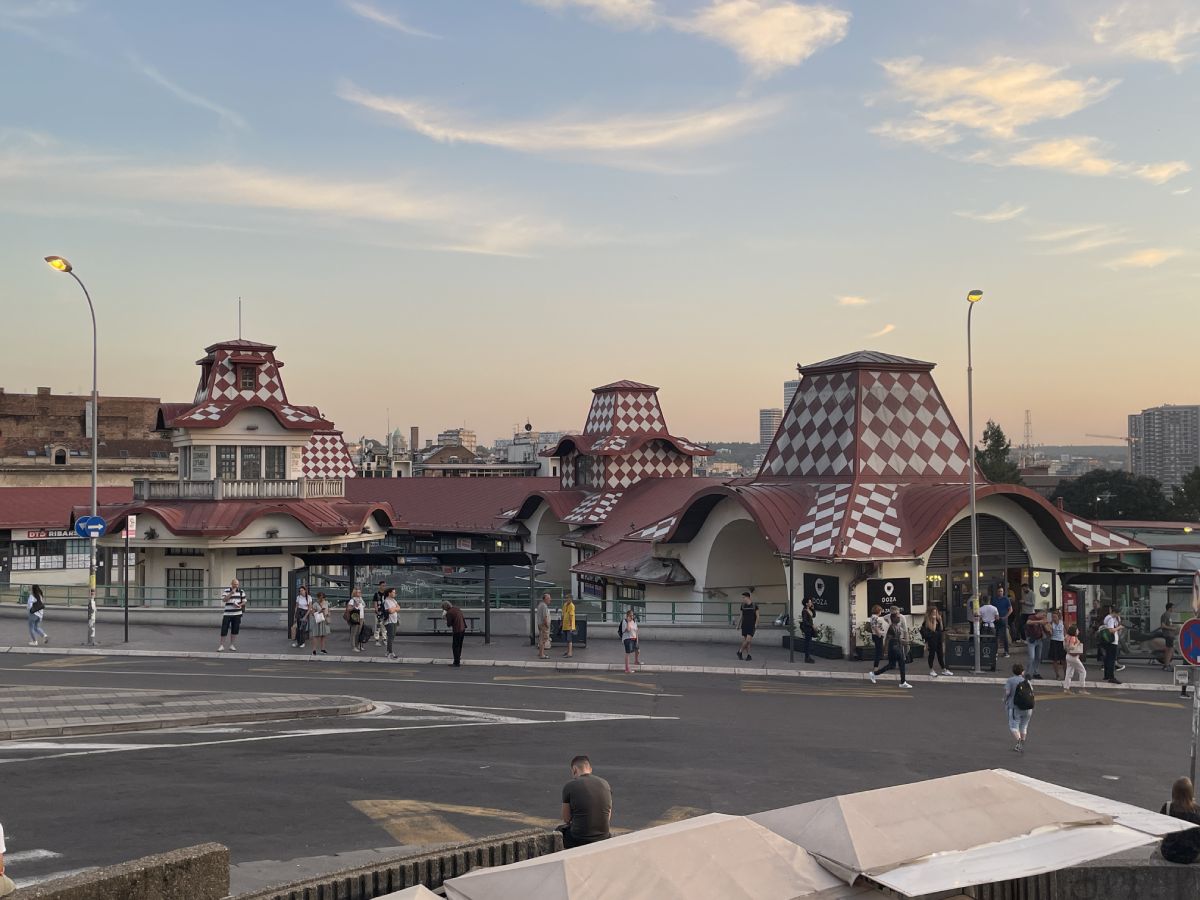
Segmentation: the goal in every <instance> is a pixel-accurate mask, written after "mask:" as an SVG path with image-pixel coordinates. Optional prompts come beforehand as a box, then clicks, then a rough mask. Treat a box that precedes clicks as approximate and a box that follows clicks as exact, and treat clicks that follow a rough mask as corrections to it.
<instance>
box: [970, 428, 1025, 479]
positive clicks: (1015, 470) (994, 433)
mask: <svg viewBox="0 0 1200 900" xmlns="http://www.w3.org/2000/svg"><path fill="white" fill-rule="evenodd" d="M1011 449H1012V442H1011V441H1010V440H1009V439H1008V437H1007V436H1006V435H1005V434H1004V429H1003V428H1001V427H1000V426H999V425H997V424H996V423H995V422H993V421H992V420H991V419H988V423H987V427H985V428H984V429H983V449H982V450H980V449H979V448H976V449H975V463H976V464H977V465H978V466H979V471H981V472H982V473H983V477H984V478H986V479H987V480H988V481H991V482H993V483H995V484H1020V483H1021V470H1020V468H1019V467H1018V466H1017V464H1016V463H1015V462H1013V461H1012V458H1011V456H1010V452H1009V451H1010V450H1011Z"/></svg>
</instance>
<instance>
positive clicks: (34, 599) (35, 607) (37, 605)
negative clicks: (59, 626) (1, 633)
mask: <svg viewBox="0 0 1200 900" xmlns="http://www.w3.org/2000/svg"><path fill="white" fill-rule="evenodd" d="M25 608H26V609H27V610H28V611H29V646H30V647H36V646H37V644H38V638H39V637H40V638H41V639H42V643H43V644H48V643H50V635H48V634H46V632H44V631H42V615H43V610H45V608H46V603H45V601H44V600H42V589H41V587H40V586H39V585H36V584H35V585H34V586H33V587H31V588H30V589H29V599H28V600H26V601H25Z"/></svg>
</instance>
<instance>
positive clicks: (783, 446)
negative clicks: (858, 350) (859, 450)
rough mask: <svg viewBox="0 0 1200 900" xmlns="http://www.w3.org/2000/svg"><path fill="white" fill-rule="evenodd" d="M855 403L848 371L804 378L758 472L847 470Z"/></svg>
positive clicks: (850, 468)
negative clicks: (760, 470)
mask: <svg viewBox="0 0 1200 900" xmlns="http://www.w3.org/2000/svg"><path fill="white" fill-rule="evenodd" d="M854 406H855V404H854V379H853V377H852V375H851V374H850V373H849V372H834V373H831V374H829V375H814V376H811V377H809V378H805V379H804V381H803V382H802V383H801V385H800V390H799V391H797V392H796V397H795V399H794V400H793V401H792V405H791V406H789V407H788V411H787V414H786V415H785V416H784V418H783V424H781V425H780V427H779V433H778V434H777V435H776V436H775V443H774V444H772V445H771V449H770V450H769V451H768V452H767V458H766V461H765V462H764V463H763V469H762V474H764V475H796V476H800V475H849V474H851V473H852V471H853V464H854V460H853V449H852V448H853V446H854Z"/></svg>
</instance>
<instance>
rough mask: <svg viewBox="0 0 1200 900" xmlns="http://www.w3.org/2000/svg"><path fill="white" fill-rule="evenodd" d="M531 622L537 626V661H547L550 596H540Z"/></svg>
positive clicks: (548, 656)
mask: <svg viewBox="0 0 1200 900" xmlns="http://www.w3.org/2000/svg"><path fill="white" fill-rule="evenodd" d="M533 621H534V623H535V624H536V625H537V651H538V655H537V658H538V659H549V658H550V654H549V653H548V652H547V651H549V649H550V595H549V594H542V599H541V600H540V601H539V602H538V605H537V609H536V610H534V613H533Z"/></svg>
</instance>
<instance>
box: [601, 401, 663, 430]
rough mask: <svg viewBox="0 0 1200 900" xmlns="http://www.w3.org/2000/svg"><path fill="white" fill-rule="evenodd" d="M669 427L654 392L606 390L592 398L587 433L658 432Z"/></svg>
mask: <svg viewBox="0 0 1200 900" xmlns="http://www.w3.org/2000/svg"><path fill="white" fill-rule="evenodd" d="M666 430H667V423H666V421H665V420H664V419H663V414H662V410H661V409H660V408H659V405H658V396H657V395H656V394H655V393H654V392H653V391H626V392H616V391H604V392H603V393H600V394H597V395H596V396H595V397H594V398H592V408H591V410H590V411H589V412H588V418H587V425H586V426H585V428H584V433H585V434H609V433H616V434H631V433H635V432H649V433H651V434H657V433H659V432H665V431H666Z"/></svg>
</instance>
